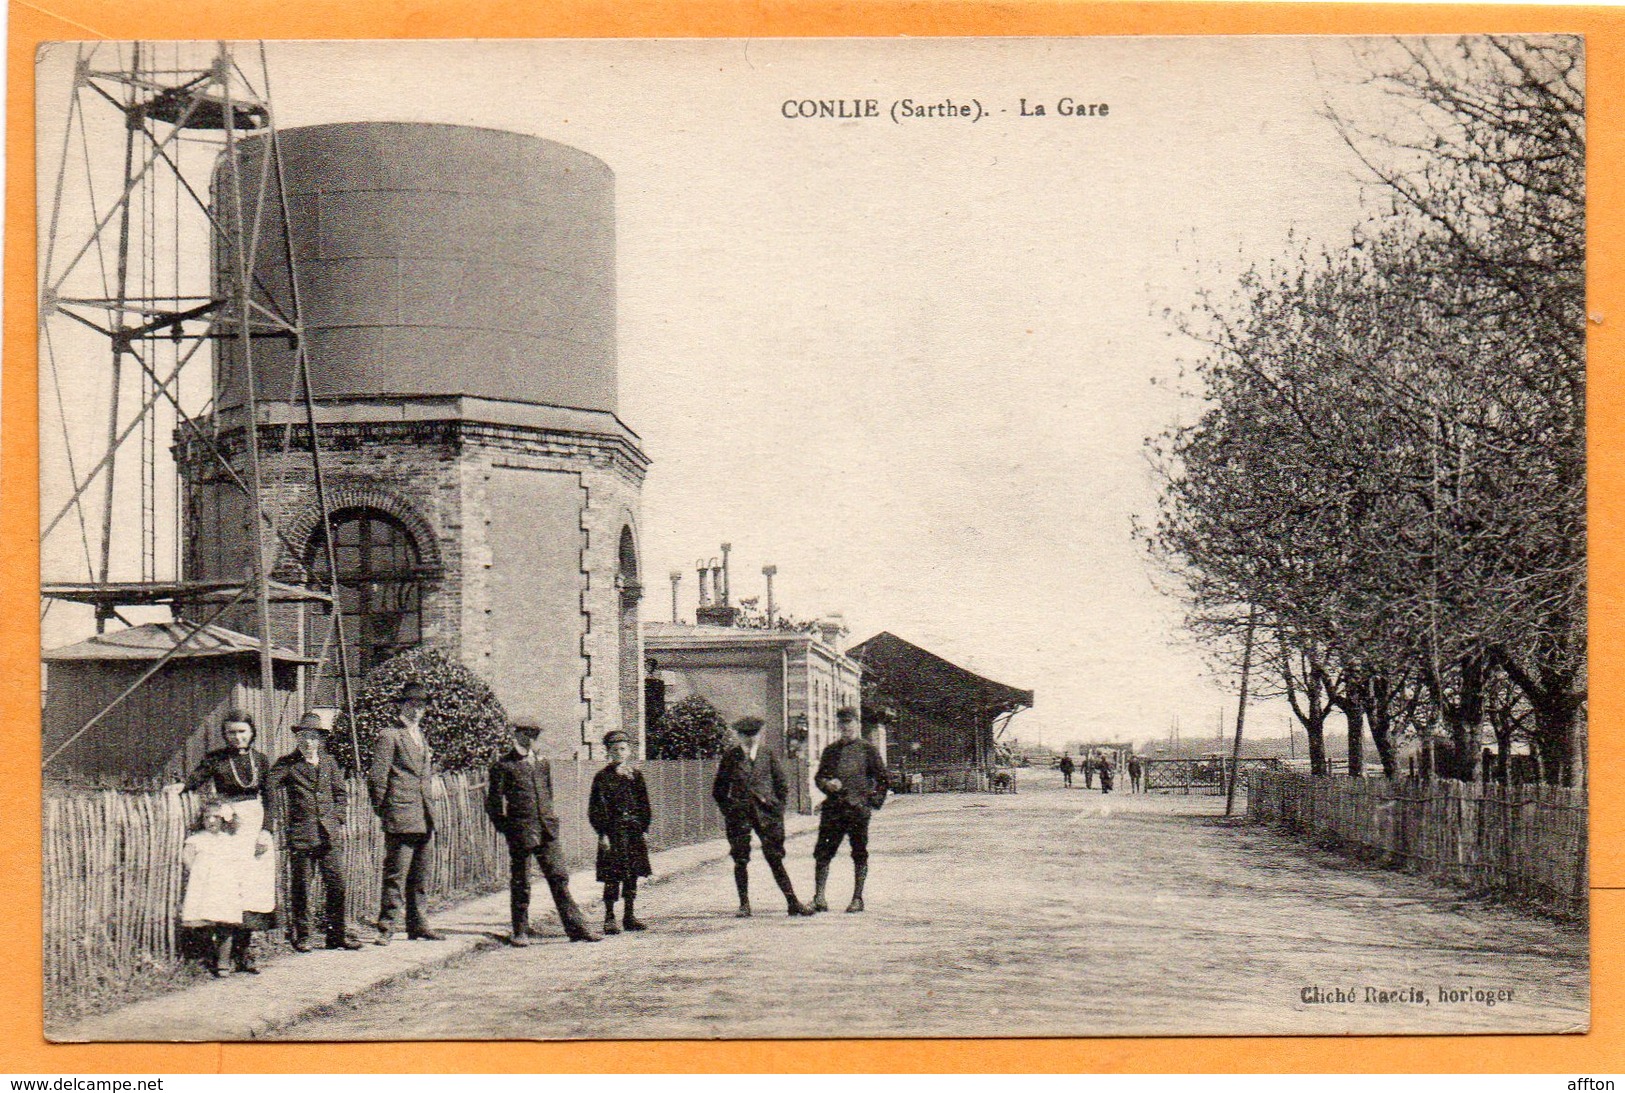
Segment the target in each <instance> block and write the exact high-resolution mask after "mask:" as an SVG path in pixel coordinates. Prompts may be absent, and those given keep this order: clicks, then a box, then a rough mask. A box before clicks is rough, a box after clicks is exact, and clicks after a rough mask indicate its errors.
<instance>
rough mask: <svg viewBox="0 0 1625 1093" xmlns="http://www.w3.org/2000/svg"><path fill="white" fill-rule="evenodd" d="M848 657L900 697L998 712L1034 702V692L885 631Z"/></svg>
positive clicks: (922, 703) (989, 713)
mask: <svg viewBox="0 0 1625 1093" xmlns="http://www.w3.org/2000/svg"><path fill="white" fill-rule="evenodd" d="M846 655H847V656H849V657H851V658H852V659H853V660H855V661H858V662H859V663H861V664H862V665H863V674H864V678H865V679H866V680H868V681H871V682H873V683H875V684H876V685H877V686H878V687H879V688H880V689H881V690H882V691H884V692H886V693H887V694H888V695H890V696H891V697H893V698H896V699H898V700H900V701H905V702H913V703H916V704H918V705H920V706H924V707H928V708H933V709H942V708H947V707H955V708H960V709H969V710H975V711H976V712H977V713H979V714H981V715H984V716H998V715H1000V714H1004V713H1010V712H1012V711H1015V710H1024V709H1028V708H1029V707H1031V706H1032V704H1033V692H1031V691H1023V690H1021V689H1020V688H1019V687H1011V686H1008V685H1007V684H1004V683H997V682H994V681H993V680H991V679H985V678H983V677H982V676H979V675H977V674H976V673H975V672H972V671H970V670H968V669H965V668H961V667H960V666H959V665H957V664H954V663H953V662H951V661H947V660H943V659H942V658H941V657H939V656H937V655H936V654H935V653H931V652H928V651H926V650H924V649H921V648H920V647H919V646H918V645H913V644H911V643H909V642H906V641H904V640H903V639H902V638H900V637H898V636H897V635H896V634H892V633H888V632H886V631H881V632H880V633H878V634H876V635H875V636H874V637H872V638H870V639H869V640H868V641H865V642H862V643H860V644H858V645H854V646H853V647H852V648H850V649H848V650H847V651H846Z"/></svg>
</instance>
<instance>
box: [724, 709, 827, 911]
mask: <svg viewBox="0 0 1625 1093" xmlns="http://www.w3.org/2000/svg"><path fill="white" fill-rule="evenodd" d="M733 729H734V732H735V733H737V734H738V740H739V742H738V743H737V744H735V745H734V746H733V747H731V748H729V749H728V750H727V751H725V752H724V753H723V754H722V765H721V766H720V767H718V768H717V780H716V782H715V783H714V784H713V785H712V787H711V796H712V798H713V799H714V800H715V801H716V802H717V808H719V809H721V810H722V820H723V827H724V829H725V830H726V831H727V834H728V853H729V855H730V856H731V857H732V858H733V860H734V886H735V887H736V888H737V889H738V890H739V913H738V917H740V918H749V917H750V914H751V910H750V870H749V864H750V836H751V832H753V831H754V832H755V833H756V837H757V838H758V839H760V840H761V843H762V857H764V858H766V859H767V867H768V868H769V869H771V870H772V871H773V879H774V880H775V881H777V882H778V885H779V891H781V892H783V893H784V899H785V903H786V904H787V906H788V908H789V911H790V914H792V915H810V914H812V908H810V907H808V906H807V905H806V904H804V903H802V902H801V901H800V900H799V899H797V898H796V892H795V889H794V888H793V887H792V886H791V884H790V874H789V873H788V872H786V871H785V868H784V801H785V798H786V797H787V796H788V795H789V789H790V782H789V779H787V778H786V777H785V775H784V765H783V764H782V763H780V762H779V757H778V756H777V755H775V754H774V752H773V749H772V748H770V747H768V746H767V745H765V744H764V743H762V738H761V734H762V719H761V718H759V717H742V718H740V719H739V720H738V721H735V722H734V725H733Z"/></svg>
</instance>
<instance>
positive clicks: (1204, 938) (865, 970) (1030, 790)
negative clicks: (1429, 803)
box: [277, 774, 1589, 1040]
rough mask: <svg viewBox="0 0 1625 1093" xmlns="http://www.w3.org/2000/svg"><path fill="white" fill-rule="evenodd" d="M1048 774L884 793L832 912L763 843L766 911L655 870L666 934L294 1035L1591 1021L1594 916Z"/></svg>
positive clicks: (1222, 1029)
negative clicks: (779, 885)
mask: <svg viewBox="0 0 1625 1093" xmlns="http://www.w3.org/2000/svg"><path fill="white" fill-rule="evenodd" d="M1027 779H1028V782H1027V783H1025V784H1024V785H1023V787H1022V791H1021V792H1020V793H1019V794H1018V795H1015V796H997V797H995V796H987V795H957V794H953V795H950V794H942V795H930V796H924V797H909V798H902V799H898V800H895V801H894V802H893V803H892V804H888V805H887V807H886V809H885V810H884V811H883V812H881V813H880V814H878V815H877V816H876V817H875V821H874V828H873V835H872V842H871V865H870V882H869V900H868V903H869V910H868V912H867V913H865V914H862V915H847V914H843V913H842V912H841V908H843V907H844V906H845V904H846V900H847V896H848V895H849V893H850V889H851V866H850V862H849V861H848V860H847V859H846V858H845V857H843V858H841V859H839V860H837V862H836V864H835V868H834V871H833V881H832V885H831V889H832V890H831V903H832V905H834V907H835V911H834V912H833V913H831V914H825V915H819V916H817V917H815V918H811V919H790V918H788V917H786V916H785V915H784V914H783V911H782V903H781V901H779V900H778V898H777V896H776V893H775V894H774V895H773V896H772V897H771V898H770V897H769V895H768V893H769V892H770V891H771V882H770V881H769V878H768V876H767V871H766V868H765V867H764V866H763V865H762V863H761V861H760V859H759V858H758V859H757V861H756V862H754V863H753V869H754V877H753V880H754V883H755V885H756V892H757V893H758V898H757V900H756V903H757V907H758V913H757V917H755V918H753V919H748V920H738V919H735V918H733V917H732V911H733V892H732V881H731V877H730V876H729V872H728V867H727V864H726V863H717V864H714V865H709V866H706V867H703V868H701V869H698V870H696V871H694V872H692V873H689V874H684V875H679V876H675V877H672V878H670V879H669V880H666V881H664V882H661V883H656V884H653V885H650V886H648V887H647V889H646V891H645V894H644V898H643V899H642V900H641V901H640V903H639V912H640V915H641V916H642V917H644V918H646V919H647V920H648V921H649V922H650V924H651V929H650V931H649V932H648V933H645V934H642V935H622V936H620V937H613V938H610V939H608V940H606V941H605V942H604V943H603V944H599V945H570V944H568V943H566V942H565V941H564V939H563V937H562V936H561V937H557V938H556V939H548V940H546V941H543V942H541V943H539V944H536V945H534V946H532V947H531V948H529V949H524V950H513V949H506V948H504V949H501V950H498V951H494V952H485V953H480V954H478V955H475V956H473V957H470V958H468V959H466V960H464V961H463V962H462V963H460V964H457V965H453V966H449V967H445V968H442V969H440V970H438V971H437V972H435V973H433V974H430V975H427V976H424V977H422V978H418V979H412V980H409V981H406V982H402V983H397V984H394V985H391V986H389V987H386V988H383V989H381V990H378V991H375V992H373V993H371V994H369V995H366V996H364V997H362V998H360V999H358V1000H356V1001H355V1002H353V1003H348V1004H345V1005H342V1006H340V1007H337V1008H336V1009H335V1010H334V1011H332V1012H330V1013H328V1014H327V1015H325V1016H322V1017H319V1018H315V1019H310V1020H306V1021H303V1022H301V1023H299V1024H297V1025H294V1026H291V1027H288V1028H285V1029H283V1030H281V1031H280V1032H279V1033H278V1034H277V1036H278V1038H283V1039H309V1040H317V1039H471V1038H487V1037H491V1038H516V1039H577V1038H600V1037H611V1038H617V1039H638V1038H690V1037H704V1038H711V1037H730V1038H736V1037H782V1036H841V1035H848V1036H850V1035H858V1036H941V1035H961V1036H966V1035H970V1036H976V1035H995V1036H1013V1035H1023V1036H1032V1035H1099V1034H1175V1033H1185V1034H1225V1033H1267V1032H1273V1033H1286V1032H1298V1033H1343V1032H1399V1031H1415V1032H1495V1031H1526V1032H1556V1031H1562V1030H1573V1029H1583V1028H1584V1027H1585V1026H1586V1024H1587V1022H1588V1016H1587V1014H1588V991H1589V986H1588V972H1587V945H1586V937H1585V934H1584V931H1583V930H1580V929H1575V928H1571V927H1565V926H1561V925H1558V924H1555V923H1552V922H1549V921H1546V920H1543V919H1539V918H1534V917H1530V916H1527V915H1524V914H1521V913H1518V912H1515V911H1513V910H1510V909H1508V908H1504V907H1495V906H1489V905H1486V904H1484V903H1481V902H1477V901H1471V900H1465V899H1462V898H1461V897H1460V896H1459V895H1457V894H1456V893H1454V892H1452V891H1450V890H1447V889H1443V888H1440V887H1437V886H1434V885H1432V884H1430V883H1428V882H1426V881H1423V880H1420V879H1417V878H1413V877H1407V876H1403V875H1398V874H1394V873H1391V872H1385V871H1380V870H1374V869H1368V868H1363V867H1356V866H1352V865H1350V864H1349V863H1348V862H1346V861H1344V860H1343V859H1341V858H1339V857H1337V856H1336V855H1333V854H1329V853H1325V852H1320V851H1315V850H1310V849H1306V848H1304V847H1303V846H1302V845H1301V844H1299V843H1297V842H1295V841H1291V840H1288V839H1286V838H1284V837H1282V836H1278V835H1275V834H1272V833H1270V832H1268V831H1265V830H1262V829H1259V828H1254V827H1237V826H1232V825H1228V824H1226V823H1225V822H1224V821H1223V820H1222V819H1220V818H1219V815H1218V814H1219V813H1221V812H1222V810H1223V802H1222V801H1221V800H1219V799H1216V798H1212V797H1180V796H1171V797H1170V796H1161V795H1153V796H1149V797H1131V796H1126V795H1122V794H1115V793H1114V794H1112V795H1111V796H1109V797H1105V796H1102V795H1101V794H1100V793H1099V792H1098V791H1086V790H1084V789H1081V788H1077V789H1072V790H1062V789H1061V788H1060V787H1059V775H1048V774H1028V775H1027ZM811 847H812V840H811V836H810V835H802V836H799V837H796V838H793V839H792V840H791V842H790V858H791V864H792V873H793V875H794V876H795V878H796V881H797V883H798V885H803V884H804V885H805V888H804V890H803V891H804V894H806V895H809V896H810V889H811V879H810V878H811V872H812V865H811V861H810V854H811ZM545 891H546V890H545V888H540V890H539V891H538V893H537V895H538V896H539V897H541V899H542V901H543V903H544V905H545V901H546V895H545ZM589 895H592V893H587V892H579V891H578V893H577V896H578V897H587V896H589ZM583 903H584V904H585V903H586V899H585V898H583ZM590 913H594V914H595V915H596V914H597V913H601V912H598V909H597V907H596V905H594V906H593V907H592V908H591V909H590ZM541 921H542V922H543V923H544V924H547V925H549V926H550V927H551V926H553V925H556V924H555V923H550V922H548V920H546V919H544V920H541ZM495 928H496V924H494V923H493V929H495ZM1343 999H1352V1000H1343Z"/></svg>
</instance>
